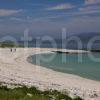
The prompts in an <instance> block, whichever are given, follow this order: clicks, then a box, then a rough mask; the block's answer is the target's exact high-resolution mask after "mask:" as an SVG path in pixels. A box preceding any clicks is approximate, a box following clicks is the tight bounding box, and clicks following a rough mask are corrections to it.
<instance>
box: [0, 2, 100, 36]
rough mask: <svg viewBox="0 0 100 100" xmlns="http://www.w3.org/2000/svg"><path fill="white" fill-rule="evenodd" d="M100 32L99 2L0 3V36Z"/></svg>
mask: <svg viewBox="0 0 100 100" xmlns="http://www.w3.org/2000/svg"><path fill="white" fill-rule="evenodd" d="M26 28H28V29H29V30H30V33H31V34H33V35H34V36H35V35H37V34H38V35H41V34H50V35H54V36H57V34H60V33H61V29H62V28H66V29H67V32H69V33H70V34H72V33H83V32H100V0H0V34H8V33H12V34H15V35H17V34H18V35H20V34H22V33H24V30H25V29H26Z"/></svg>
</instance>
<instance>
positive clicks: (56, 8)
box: [47, 4, 75, 10]
mask: <svg viewBox="0 0 100 100" xmlns="http://www.w3.org/2000/svg"><path fill="white" fill-rule="evenodd" d="M73 7H75V6H74V5H72V4H60V5H56V6H53V7H49V8H47V10H63V9H71V8H73Z"/></svg>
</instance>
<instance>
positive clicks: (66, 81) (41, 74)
mask: <svg viewBox="0 0 100 100" xmlns="http://www.w3.org/2000/svg"><path fill="white" fill-rule="evenodd" d="M55 50H56V49H51V48H26V49H24V48H17V51H16V52H10V50H9V49H3V48H0V81H1V82H4V83H7V84H21V85H27V86H36V87H38V88H39V89H41V90H44V89H57V90H60V91H61V90H64V91H65V90H66V91H68V92H69V93H70V94H71V95H72V96H74V95H78V96H80V97H82V98H84V99H85V100H99V99H100V82H99V81H94V80H90V79H86V78H82V77H80V76H76V75H71V74H65V73H61V72H56V71H54V70H51V69H48V68H45V67H42V66H37V65H33V64H31V63H29V62H27V58H28V57H29V56H31V55H34V54H38V53H48V52H51V51H55ZM95 94H97V95H98V96H97V97H96V96H95Z"/></svg>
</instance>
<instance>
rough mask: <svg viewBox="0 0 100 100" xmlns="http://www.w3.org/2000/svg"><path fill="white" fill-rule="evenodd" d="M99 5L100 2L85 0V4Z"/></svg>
mask: <svg viewBox="0 0 100 100" xmlns="http://www.w3.org/2000/svg"><path fill="white" fill-rule="evenodd" d="M97 3H100V0H85V4H97Z"/></svg>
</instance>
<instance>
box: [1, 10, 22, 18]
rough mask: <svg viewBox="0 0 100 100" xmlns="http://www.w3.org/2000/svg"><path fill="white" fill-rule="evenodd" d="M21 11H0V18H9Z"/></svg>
mask: <svg viewBox="0 0 100 100" xmlns="http://www.w3.org/2000/svg"><path fill="white" fill-rule="evenodd" d="M21 11H22V10H12V9H0V16H10V15H13V14H16V13H18V12H21Z"/></svg>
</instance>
